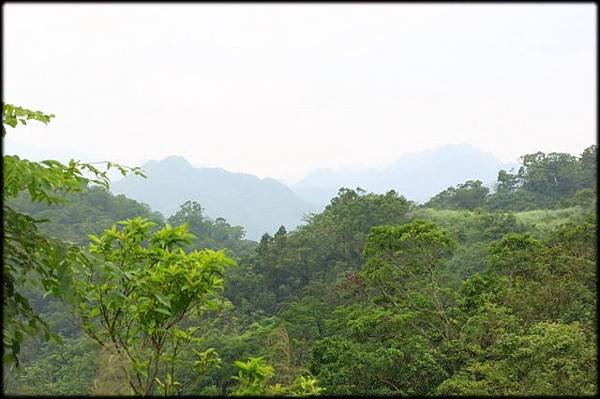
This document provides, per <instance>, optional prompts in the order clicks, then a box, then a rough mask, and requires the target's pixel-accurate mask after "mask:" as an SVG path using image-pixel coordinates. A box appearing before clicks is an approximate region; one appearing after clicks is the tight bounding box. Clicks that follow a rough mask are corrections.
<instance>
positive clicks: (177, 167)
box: [143, 155, 194, 171]
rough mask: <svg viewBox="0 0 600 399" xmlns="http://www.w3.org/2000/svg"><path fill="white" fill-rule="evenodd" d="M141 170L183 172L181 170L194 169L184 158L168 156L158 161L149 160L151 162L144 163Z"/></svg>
mask: <svg viewBox="0 0 600 399" xmlns="http://www.w3.org/2000/svg"><path fill="white" fill-rule="evenodd" d="M143 169H144V170H146V171H153V170H157V169H161V170H165V169H168V170H173V171H183V170H189V169H194V167H193V166H192V164H191V163H189V161H188V160H187V159H185V158H184V157H182V156H180V155H170V156H168V157H166V158H163V159H161V160H160V161H156V160H151V161H148V162H146V163H145V164H144V165H143Z"/></svg>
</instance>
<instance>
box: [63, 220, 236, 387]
mask: <svg viewBox="0 0 600 399" xmlns="http://www.w3.org/2000/svg"><path fill="white" fill-rule="evenodd" d="M119 224H121V225H122V226H123V228H122V229H118V228H117V226H116V225H114V226H113V227H112V228H111V229H110V230H106V231H105V232H104V234H103V235H102V236H100V237H96V236H90V238H91V240H92V243H91V244H90V252H91V254H93V255H94V256H95V257H94V258H89V259H84V258H81V257H80V258H79V259H78V261H77V262H76V263H75V264H74V265H73V267H74V270H75V273H74V274H73V280H72V282H71V284H70V286H71V287H73V290H72V291H71V292H70V295H69V299H70V302H71V303H72V304H73V306H74V311H75V312H76V314H78V315H79V316H80V318H81V321H82V323H83V330H84V332H85V333H86V334H87V335H89V336H90V337H91V338H93V339H94V340H96V341H97V342H98V343H99V344H100V345H101V346H102V347H114V348H115V350H116V351H117V353H118V354H119V355H124V356H126V357H127V359H128V361H129V366H130V367H123V372H124V374H125V375H126V376H127V380H128V382H129V385H130V387H131V389H132V391H133V393H135V394H138V395H149V394H153V393H155V391H154V387H155V385H156V384H157V383H158V385H159V387H161V389H162V390H163V391H164V392H165V393H169V392H171V391H172V389H174V388H175V385H176V384H175V383H176V381H175V379H174V378H175V377H174V376H173V366H174V362H175V361H176V358H177V354H178V352H179V351H181V350H182V347H183V345H184V344H186V343H194V342H197V339H198V338H197V337H195V336H194V332H195V331H196V330H197V328H194V327H191V328H188V329H181V326H182V325H181V322H182V320H183V319H184V318H185V317H186V316H187V315H188V314H191V313H198V312H202V311H203V309H205V308H206V307H207V306H208V307H209V308H210V307H214V305H215V304H214V301H215V294H216V290H218V289H221V288H222V284H223V280H222V273H223V268H224V267H225V266H228V265H231V264H233V261H232V260H230V259H229V258H227V257H226V256H225V254H224V253H223V252H215V251H212V250H203V251H194V252H191V253H185V252H184V251H183V249H182V247H183V246H184V245H185V244H187V243H189V242H190V239H191V238H192V237H193V236H192V235H191V234H190V233H188V232H187V227H186V226H185V225H183V226H180V227H170V226H169V225H167V226H165V227H163V228H161V229H160V230H157V231H154V232H151V231H150V228H151V227H153V226H154V225H155V223H153V222H151V221H149V220H147V219H144V218H135V219H131V220H127V221H124V222H119Z"/></svg>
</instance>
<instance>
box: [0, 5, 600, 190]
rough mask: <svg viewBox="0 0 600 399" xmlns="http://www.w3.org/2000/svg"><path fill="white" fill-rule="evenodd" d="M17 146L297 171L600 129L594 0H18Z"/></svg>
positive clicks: (11, 70) (543, 147)
mask: <svg viewBox="0 0 600 399" xmlns="http://www.w3.org/2000/svg"><path fill="white" fill-rule="evenodd" d="M3 12H4V15H3V18H4V20H3V33H4V35H3V63H4V64H3V67H4V68H3V72H4V76H3V101H5V102H8V103H12V104H16V105H21V106H24V107H26V108H30V109H34V110H42V111H45V112H47V113H52V114H55V115H56V118H55V119H53V121H52V122H51V124H49V125H48V126H45V125H42V124H34V123H32V124H30V125H28V126H24V127H19V129H18V130H15V131H14V132H13V131H12V130H9V133H8V135H7V137H6V140H5V142H4V146H5V148H4V152H5V153H17V154H20V155H22V156H26V157H28V158H30V159H42V158H43V159H48V158H52V159H60V160H66V159H69V158H76V159H81V160H84V161H101V160H110V161H116V162H121V163H125V164H127V165H130V166H139V165H141V164H143V163H144V162H145V161H147V160H150V159H162V158H165V157H167V156H169V155H181V156H183V157H185V158H186V159H187V160H188V161H190V162H191V163H192V164H193V165H194V166H197V167H221V168H224V169H227V170H229V171H232V172H244V173H250V174H254V175H257V176H259V177H266V176H269V177H273V178H278V179H281V180H283V181H285V182H295V181H298V180H300V179H301V178H302V177H303V176H305V175H306V174H308V173H309V172H311V171H312V170H314V169H318V168H340V167H354V168H356V167H381V166H384V165H386V164H390V163H392V162H393V161H394V160H396V159H398V158H400V157H401V156H402V155H403V154H407V153H414V152H418V151H423V150H429V149H434V148H436V147H438V146H440V145H444V144H450V143H469V144H472V145H473V146H475V147H477V148H480V149H482V150H484V151H489V152H491V153H493V154H494V155H495V156H496V157H497V158H498V159H500V160H502V161H516V160H517V158H518V157H519V156H520V155H522V154H525V153H531V152H536V151H544V152H552V151H559V152H569V153H573V154H579V153H580V152H581V151H582V150H583V149H584V148H586V147H588V146H589V145H591V144H593V143H595V142H596V129H597V126H596V103H597V98H596V89H597V80H596V67H597V66H596V62H597V61H596V39H595V38H596V23H597V21H596V6H595V5H594V4H591V3H590V4H575V5H567V4H529V5H523V4H508V3H507V4H502V3H500V4H479V5H476V4H366V3H365V4H356V3H354V4H352V3H349V4H166V3H165V4H155V3H154V4H153V3H149V4H93V3H92V4H84V3H81V4H68V3H67V4H41V3H37V4H18V3H15V4H13V3H9V4H6V3H5V4H4V8H3Z"/></svg>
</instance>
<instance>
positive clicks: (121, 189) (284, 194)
mask: <svg viewBox="0 0 600 399" xmlns="http://www.w3.org/2000/svg"><path fill="white" fill-rule="evenodd" d="M143 169H144V171H145V172H146V174H147V178H146V179H144V178H139V179H138V178H135V177H131V176H128V177H126V178H124V179H122V180H118V181H116V182H114V183H113V184H112V187H111V190H112V191H113V192H114V193H119V194H125V195H127V196H128V197H130V198H134V199H136V200H138V201H142V202H144V203H147V204H149V205H150V206H151V207H152V209H155V210H157V211H159V212H161V213H162V214H163V215H165V216H170V215H173V214H174V213H175V212H176V211H177V209H178V208H179V206H180V205H181V204H183V203H184V202H186V201H188V200H193V201H197V202H198V203H200V204H201V205H202V207H203V208H204V209H205V211H206V214H207V215H208V216H210V217H211V218H213V219H216V218H219V217H221V218H224V219H226V220H227V221H228V222H230V223H232V224H235V225H240V226H243V227H244V228H245V229H246V235H247V237H248V238H250V239H254V240H257V239H258V238H260V236H261V235H262V234H263V233H265V232H271V233H273V232H275V231H276V230H277V228H278V227H279V226H281V225H284V226H286V227H287V228H288V229H293V228H295V227H296V226H297V225H298V224H300V223H301V221H302V219H303V217H304V216H305V215H306V214H308V213H309V212H313V211H315V210H316V207H315V206H314V205H312V204H310V203H308V202H306V201H304V200H302V199H300V198H299V197H298V196H297V195H296V194H295V193H294V192H293V191H292V190H290V189H289V188H288V187H287V186H285V185H284V184H282V183H280V182H278V181H276V180H274V179H269V178H266V179H259V178H258V177H256V176H252V175H248V174H242V173H231V172H228V171H226V170H223V169H220V168H194V167H193V166H192V165H190V164H189V163H188V162H187V161H186V160H185V159H183V158H181V157H177V156H172V157H168V158H166V159H163V160H162V161H150V162H147V163H146V164H144V166H143Z"/></svg>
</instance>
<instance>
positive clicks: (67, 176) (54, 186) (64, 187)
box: [2, 104, 142, 365]
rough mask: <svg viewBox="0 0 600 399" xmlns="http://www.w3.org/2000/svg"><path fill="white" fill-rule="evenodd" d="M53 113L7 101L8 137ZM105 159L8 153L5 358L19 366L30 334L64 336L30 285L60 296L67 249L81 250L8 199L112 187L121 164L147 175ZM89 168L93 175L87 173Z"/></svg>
mask: <svg viewBox="0 0 600 399" xmlns="http://www.w3.org/2000/svg"><path fill="white" fill-rule="evenodd" d="M53 117H54V115H47V114H44V113H43V112H41V111H31V110H28V109H25V108H22V107H16V106H14V105H11V104H3V108H2V137H3V138H4V136H5V135H6V128H5V125H7V126H9V127H13V128H14V127H16V126H17V125H18V124H19V123H21V124H23V125H26V124H27V121H30V120H36V121H40V122H43V123H45V124H47V123H48V122H49V121H50V120H51V119H52V118H53ZM104 164H105V165H106V170H104V171H102V170H100V169H98V168H97V167H96V166H94V165H93V164H89V163H82V162H79V161H75V160H71V161H69V163H68V164H63V163H60V162H58V161H54V160H46V161H42V162H31V161H28V160H26V159H21V158H20V157H18V156H16V155H4V156H3V177H4V185H3V190H2V198H3V200H4V201H3V202H4V205H3V210H4V225H3V227H4V230H3V233H4V234H3V241H4V251H3V266H4V267H3V269H2V273H3V274H2V276H3V287H2V288H3V302H4V305H3V306H4V318H3V327H4V329H3V342H4V347H5V348H7V349H8V350H7V351H6V352H5V353H4V358H3V360H4V362H9V363H15V364H17V365H18V357H17V355H18V353H19V352H20V349H21V344H22V343H23V340H24V334H29V335H35V334H37V333H39V332H43V333H44V335H45V336H46V337H47V338H49V337H54V338H58V337H57V336H56V335H53V334H51V332H50V330H49V328H48V324H47V323H46V321H45V320H43V319H42V318H41V317H40V316H39V315H38V314H37V313H36V312H35V311H34V310H33V308H32V307H31V304H30V303H29V300H28V299H27V297H26V295H25V294H24V290H25V289H29V288H31V287H39V289H41V290H43V291H44V292H46V293H48V294H53V295H60V294H61V293H62V292H63V288H64V287H63V286H62V285H61V284H60V281H62V280H63V279H64V277H65V274H68V268H66V267H65V265H64V258H65V256H66V254H67V253H69V252H74V251H77V248H75V247H70V248H69V247H68V246H65V245H63V244H61V243H59V242H58V241H56V240H52V239H51V238H49V237H48V236H46V235H44V234H41V233H40V232H39V229H38V223H39V222H40V221H39V220H35V219H33V218H31V217H30V216H28V215H25V214H23V213H20V212H17V211H15V210H14V209H12V208H11V207H10V206H9V205H8V204H7V203H8V200H10V199H11V198H15V197H16V196H17V195H19V194H20V193H21V192H23V191H26V192H27V194H28V195H29V197H30V198H31V200H32V201H34V202H45V203H46V204H54V203H57V202H60V201H62V200H63V197H64V195H65V194H67V193H73V192H78V191H81V190H83V189H84V188H85V187H86V186H87V185H88V184H96V185H100V186H103V187H108V183H109V179H108V176H107V171H108V169H111V168H116V169H118V170H119V171H121V173H122V174H123V175H126V174H127V173H129V172H133V173H135V174H139V175H142V173H141V171H140V169H138V168H127V167H124V166H121V165H118V164H114V163H111V162H105V163H104ZM84 173H88V175H91V176H92V177H85V176H84Z"/></svg>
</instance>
